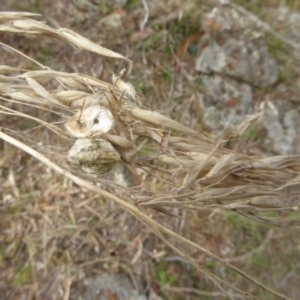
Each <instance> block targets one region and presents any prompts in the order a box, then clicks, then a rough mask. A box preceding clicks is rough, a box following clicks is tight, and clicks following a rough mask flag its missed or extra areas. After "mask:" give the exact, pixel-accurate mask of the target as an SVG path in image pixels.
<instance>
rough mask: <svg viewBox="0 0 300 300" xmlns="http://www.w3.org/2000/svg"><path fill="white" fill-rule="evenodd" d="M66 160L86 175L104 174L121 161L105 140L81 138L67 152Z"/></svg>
mask: <svg viewBox="0 0 300 300" xmlns="http://www.w3.org/2000/svg"><path fill="white" fill-rule="evenodd" d="M68 160H69V161H70V162H71V163H73V164H74V165H76V166H79V167H81V168H82V170H83V171H85V172H87V173H90V174H104V173H106V172H108V171H110V170H111V169H112V168H113V167H114V165H115V164H116V162H119V161H121V157H120V154H119V153H118V152H117V151H116V149H115V148H114V147H113V146H112V145H111V144H110V143H109V142H108V141H106V140H102V139H89V138H82V139H77V140H76V141H75V143H74V145H73V146H72V148H71V149H70V150H69V153H68Z"/></svg>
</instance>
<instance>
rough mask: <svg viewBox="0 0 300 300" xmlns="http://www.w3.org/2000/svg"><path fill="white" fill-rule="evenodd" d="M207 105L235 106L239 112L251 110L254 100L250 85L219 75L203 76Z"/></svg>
mask: <svg viewBox="0 0 300 300" xmlns="http://www.w3.org/2000/svg"><path fill="white" fill-rule="evenodd" d="M202 82H203V85H204V89H205V94H204V103H205V105H206V106H210V105H216V106H219V107H223V108H228V107H235V108H236V109H237V110H238V111H237V112H238V113H243V114H245V113H249V112H251V106H252V101H253V96H252V89H251V87H250V85H248V84H245V83H239V82H236V81H235V80H232V79H228V78H224V77H221V76H218V75H213V76H205V75H204V76H202Z"/></svg>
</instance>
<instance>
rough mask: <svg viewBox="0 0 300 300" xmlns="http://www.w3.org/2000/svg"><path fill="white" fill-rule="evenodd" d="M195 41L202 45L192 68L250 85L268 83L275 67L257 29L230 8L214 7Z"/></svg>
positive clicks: (275, 76)
mask: <svg viewBox="0 0 300 300" xmlns="http://www.w3.org/2000/svg"><path fill="white" fill-rule="evenodd" d="M202 29H203V30H204V31H206V34H205V35H204V36H202V38H201V40H200V41H199V45H205V44H207V42H206V43H205V41H209V43H208V45H207V46H205V48H204V49H201V54H200V55H199V57H198V58H197V59H196V64H195V68H196V70H197V71H198V72H201V73H204V74H210V73H218V74H222V75H223V76H225V77H229V78H232V79H236V80H237V81H242V82H245V83H248V84H250V85H252V86H259V87H268V86H272V85H273V84H274V83H275V82H276V81H277V79H278V76H279V69H278V66H277V63H276V61H275V60H274V59H273V58H272V57H271V55H270V53H269V50H268V47H267V45H266V43H265V40H264V36H263V34H262V33H261V31H259V30H257V28H255V26H253V22H252V23H251V22H250V20H249V19H247V18H246V17H245V16H242V15H241V14H239V13H237V12H236V11H235V10H234V9H232V8H228V7H227V8H226V7H219V8H214V9H213V10H212V12H211V13H209V14H207V15H206V16H205V17H204V18H203V21H202Z"/></svg>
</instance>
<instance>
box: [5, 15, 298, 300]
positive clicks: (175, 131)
mask: <svg viewBox="0 0 300 300" xmlns="http://www.w3.org/2000/svg"><path fill="white" fill-rule="evenodd" d="M38 17H39V15H36V14H31V13H0V31H2V32H5V33H6V34H7V33H12V34H22V35H26V36H29V37H30V36H43V37H50V38H56V39H60V40H62V41H64V42H66V43H68V44H71V45H72V46H74V47H76V48H79V49H83V50H85V51H90V52H94V53H96V54H99V55H102V56H107V57H110V58H114V59H121V60H124V61H126V62H127V63H128V67H127V72H130V71H131V69H132V63H131V62H130V61H129V60H128V59H126V58H125V57H123V56H122V55H120V54H118V53H115V52H113V51H110V50H108V49H106V48H104V47H101V46H99V45H96V44H94V43H93V42H91V41H89V40H88V39H86V38H84V37H82V36H80V35H78V34H76V33H75V32H73V31H71V30H67V29H54V28H51V27H49V26H48V25H46V24H45V23H43V22H41V21H37V20H36V19H33V18H38ZM0 45H1V47H2V49H6V50H8V51H14V52H16V53H18V55H20V58H21V57H23V58H26V59H29V60H31V61H32V62H34V63H35V64H36V66H37V70H34V71H33V70H26V69H22V68H18V67H13V66H6V65H2V66H0V70H1V76H0V99H1V105H0V113H1V114H2V115H4V116H5V118H12V117H16V118H18V119H21V120H23V121H24V122H25V123H26V124H27V125H26V126H27V127H28V128H27V129H26V130H24V132H21V131H16V130H15V129H14V128H13V126H8V125H7V126H2V127H1V131H0V138H1V139H3V140H5V141H6V142H8V143H11V144H12V145H14V146H16V147H18V148H19V149H21V150H23V151H25V152H27V153H29V154H30V155H32V156H33V157H35V158H36V159H38V160H40V161H41V162H42V163H44V164H45V165H47V166H48V167H50V168H51V169H53V170H55V171H57V172H58V173H60V174H62V175H64V176H65V177H67V178H69V179H71V180H72V181H73V182H74V183H76V184H77V185H79V186H81V187H83V188H86V189H88V190H90V191H92V192H93V193H95V194H98V195H102V196H104V197H106V198H107V199H109V200H111V201H114V202H115V203H117V204H118V205H120V206H121V207H122V208H124V209H125V210H127V211H128V212H130V213H131V214H132V215H134V216H135V217H136V218H137V219H138V220H140V221H141V222H142V223H144V224H145V225H147V226H148V227H149V228H150V229H151V230H152V231H153V232H154V233H155V234H156V235H157V236H158V237H159V238H161V239H162V240H163V241H164V242H165V243H166V244H167V245H168V246H170V247H171V248H172V249H173V250H174V251H175V252H177V253H178V254H180V255H182V256H183V257H185V258H186V259H187V260H188V261H189V262H190V263H191V264H192V265H193V266H194V267H195V268H197V269H198V270H199V271H200V272H203V273H205V274H206V275H207V276H208V277H209V278H210V279H211V280H213V281H214V282H215V284H216V285H217V286H218V287H219V288H220V289H221V290H222V291H223V292H224V293H225V294H227V296H228V297H229V298H230V299H233V297H232V296H231V295H230V293H228V287H230V288H231V289H234V290H236V292H238V293H241V294H243V295H245V292H244V291H241V290H239V289H238V288H237V287H236V286H235V285H234V283H232V282H227V281H226V280H224V279H223V278H220V277H218V276H216V275H214V274H213V273H212V272H210V271H209V270H207V269H205V268H204V267H203V266H201V265H199V264H198V263H197V262H196V261H195V260H194V259H193V258H192V257H190V256H189V255H187V254H185V253H182V252H181V250H180V249H178V248H177V247H176V246H175V244H174V243H172V242H171V240H175V241H177V242H180V243H182V244H185V245H187V246H189V247H191V248H194V249H196V250H198V251H200V252H202V253H204V254H206V255H208V256H210V257H211V258H213V259H214V260H216V261H217V262H218V263H220V264H223V265H224V266H225V267H226V268H229V269H231V270H233V271H235V272H237V273H238V274H240V275H241V276H243V277H245V278H246V279H247V280H249V281H250V282H252V283H253V284H256V285H258V286H259V287H261V288H263V289H265V290H266V291H268V292H270V293H272V294H273V295H276V296H278V297H281V298H282V299H288V298H287V297H285V296H283V295H279V294H278V293H277V292H275V291H273V290H272V289H270V288H268V287H266V286H264V285H263V284H261V283H259V282H258V281H256V280H255V279H253V277H251V276H249V275H247V274H245V273H243V272H242V271H241V270H239V269H238V268H236V267H235V266H234V265H232V264H230V263H229V262H227V261H226V260H224V259H222V258H220V257H218V256H217V255H215V254H213V253H211V252H210V251H208V250H206V249H205V248H203V247H201V246H199V245H198V244H196V243H194V242H193V241H191V240H189V239H186V238H185V237H183V236H181V235H179V234H177V233H175V232H174V231H172V230H170V229H168V228H167V227H165V226H163V225H161V224H160V223H158V222H156V221H155V220H153V219H152V218H150V217H149V216H148V215H147V214H145V213H144V212H143V210H142V209H140V208H141V207H142V206H143V207H150V208H153V209H155V210H158V211H160V212H164V213H166V214H171V212H170V211H169V208H174V207H176V208H178V209H179V210H197V209H198V210H199V211H202V210H204V209H205V210H212V209H215V208H223V209H227V210H233V211H235V212H236V213H239V214H241V215H243V216H245V217H247V218H250V219H254V220H256V221H258V222H264V223H267V224H276V225H289V226H299V224H298V223H299V218H290V217H288V214H287V213H285V212H290V211H296V210H297V209H298V206H299V203H300V196H299V193H298V192H297V189H296V188H297V186H298V185H299V183H300V175H299V171H300V157H299V156H296V155H293V156H291V155H290V156H276V157H253V156H246V155H243V154H241V153H237V152H234V151H231V150H228V149H226V148H224V145H225V143H226V142H228V141H229V140H230V139H232V138H234V137H238V136H240V135H241V134H243V133H244V132H245V131H246V130H247V129H249V128H250V127H251V126H253V125H254V124H255V123H256V122H257V121H258V120H259V118H260V115H259V114H257V115H253V116H248V117H245V120H244V121H243V123H242V124H240V125H238V126H231V127H229V128H228V129H227V130H226V131H225V132H224V133H223V135H222V136H221V138H220V139H219V141H218V142H217V143H215V142H213V141H211V140H210V139H209V138H208V137H206V136H205V135H203V134H201V133H199V132H196V131H194V130H193V129H191V128H188V127H186V126H184V125H182V124H180V123H178V122H176V121H174V120H172V119H170V118H168V117H166V116H164V115H162V114H160V113H159V112H155V111H152V110H150V109H148V108H146V107H143V106H142V104H141V101H140V99H139V96H138V95H137V94H136V92H135V90H134V88H133V86H132V85H131V84H129V83H127V82H126V81H125V80H124V78H123V77H125V71H122V72H121V73H120V74H118V75H114V77H113V78H112V82H111V83H108V82H104V81H101V80H99V79H97V78H93V77H90V76H87V75H84V74H79V73H66V72H62V71H55V70H51V69H50V68H48V67H47V66H44V65H42V64H40V63H39V62H37V61H35V60H34V59H33V58H29V57H27V56H26V55H25V54H23V53H21V52H19V51H18V50H16V49H13V48H12V47H10V46H8V45H5V44H3V43H0ZM30 109H37V110H38V111H39V112H49V113H51V114H52V116H53V119H55V120H56V122H51V121H47V120H45V119H44V118H43V117H42V116H43V114H42V113H40V117H34V116H33V115H31V114H30ZM33 123H34V125H32V124H33ZM78 141H79V142H78ZM85 141H87V142H86V143H87V147H86V148H85V147H83V148H82V147H81V148H80V150H78V151H79V154H82V151H85V150H84V149H87V151H91V152H93V156H89V157H88V158H84V159H82V158H80V160H78V161H77V162H76V158H78V157H79V156H76V154H74V151H75V150H74V149H75V148H72V147H74V145H76V144H80V145H82V143H85ZM93 141H105V142H102V143H97V145H96V146H95V143H94V142H93ZM89 143H90V144H89ZM103 143H106V145H107V144H108V145H110V146H111V147H112V149H113V150H112V151H116V153H115V155H112V154H111V152H110V153H109V155H110V159H109V161H108V162H107V161H106V160H105V158H104V156H101V155H102V154H103V153H104V152H103V148H101V147H100V146H99V145H100V144H101V145H103ZM110 146H109V147H110ZM91 147H95V148H93V149H92V150H91ZM109 147H108V148H109ZM108 148H106V149H108ZM70 149H73V150H74V151H71V150H70ZM76 149H77V148H76ZM95 149H96V150H95ZM95 151H100V152H101V153H100V152H99V155H98V154H97V155H94V154H95ZM106 151H107V150H106ZM68 153H69V154H68ZM70 153H71V154H70ZM79 154H78V155H79ZM100 154H101V155H100ZM74 157H75V158H74ZM99 157H102V159H101V161H99ZM74 161H75V162H76V163H75V164H74ZM103 161H104V163H103ZM93 162H95V163H93ZM96 163H97V164H101V163H103V166H101V167H95V166H93V165H95V164H96ZM115 163H121V164H124V165H130V166H132V167H135V168H138V169H139V170H141V172H142V173H143V177H144V178H145V180H144V181H143V183H142V184H141V186H139V187H134V188H128V189H126V188H120V187H116V185H115V184H114V183H113V182H109V181H107V180H106V179H105V177H102V176H100V175H99V174H102V173H104V172H105V171H109V170H110V169H111V168H112V167H113V165H114V164H115ZM95 174H96V175H95ZM154 181H155V182H160V183H162V185H163V186H165V187H168V188H164V189H161V190H157V189H156V188H155V186H154V185H153V184H152V183H153V182H154ZM95 183H96V184H95ZM99 183H100V184H101V185H99ZM99 186H101V187H105V186H109V187H110V188H112V187H115V188H116V189H121V191H122V192H123V194H122V195H123V196H122V198H120V197H117V196H116V194H114V193H111V192H108V191H107V190H105V189H103V188H100V187H99ZM132 200H133V201H134V204H135V205H133V204H132ZM274 212H278V214H275V216H274ZM282 212H283V213H282ZM271 214H273V216H274V217H270V215H271ZM226 286H227V287H226ZM247 296H248V297H250V298H249V299H255V298H254V297H252V296H251V295H247Z"/></svg>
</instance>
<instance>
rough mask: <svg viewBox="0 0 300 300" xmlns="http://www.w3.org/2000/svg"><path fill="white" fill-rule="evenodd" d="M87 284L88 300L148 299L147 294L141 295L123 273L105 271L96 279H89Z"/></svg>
mask: <svg viewBox="0 0 300 300" xmlns="http://www.w3.org/2000/svg"><path fill="white" fill-rule="evenodd" d="M86 285H87V289H86V293H85V297H84V299H86V300H96V299H97V300H109V299H118V300H147V298H146V297H145V296H142V295H139V293H138V291H137V290H135V289H134V288H133V286H132V284H131V282H130V281H129V279H128V278H127V277H126V276H124V275H121V274H115V273H104V274H102V275H100V276H98V277H96V278H95V279H88V280H87V281H86Z"/></svg>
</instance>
